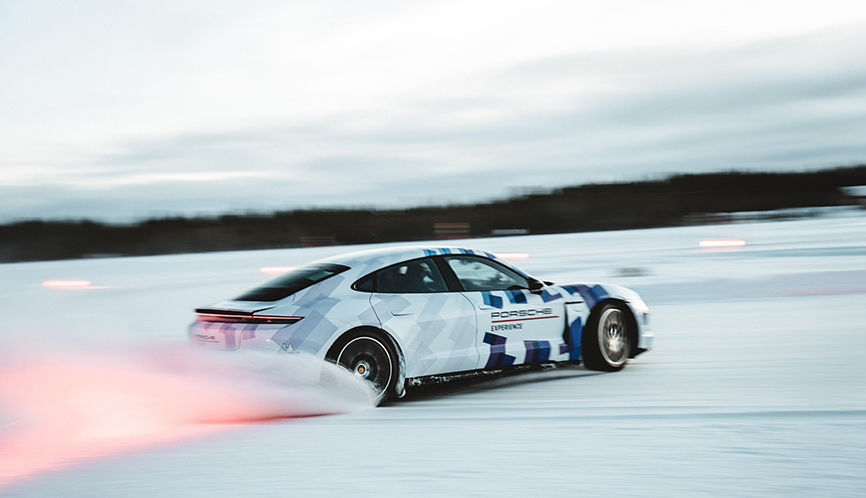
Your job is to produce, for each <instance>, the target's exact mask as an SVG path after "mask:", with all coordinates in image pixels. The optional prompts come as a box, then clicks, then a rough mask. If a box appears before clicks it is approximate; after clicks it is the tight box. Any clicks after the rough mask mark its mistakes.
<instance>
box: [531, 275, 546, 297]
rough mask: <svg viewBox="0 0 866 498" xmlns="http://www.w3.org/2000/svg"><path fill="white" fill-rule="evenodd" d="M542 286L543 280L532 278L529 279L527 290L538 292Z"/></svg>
mask: <svg viewBox="0 0 866 498" xmlns="http://www.w3.org/2000/svg"><path fill="white" fill-rule="evenodd" d="M543 288H544V282H542V281H541V280H537V279H534V278H531V279H529V292H532V293H534V294H540V293H541V289H543Z"/></svg>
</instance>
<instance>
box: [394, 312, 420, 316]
mask: <svg viewBox="0 0 866 498" xmlns="http://www.w3.org/2000/svg"><path fill="white" fill-rule="evenodd" d="M414 314H415V312H414V311H392V312H391V316H409V315H414Z"/></svg>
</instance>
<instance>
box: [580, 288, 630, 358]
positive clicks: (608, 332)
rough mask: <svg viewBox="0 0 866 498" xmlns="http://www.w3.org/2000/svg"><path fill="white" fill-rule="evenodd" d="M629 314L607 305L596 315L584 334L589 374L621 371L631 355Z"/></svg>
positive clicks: (584, 351)
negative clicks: (592, 371) (596, 371)
mask: <svg viewBox="0 0 866 498" xmlns="http://www.w3.org/2000/svg"><path fill="white" fill-rule="evenodd" d="M627 313H628V311H627V310H626V309H624V308H623V307H622V305H619V304H616V303H607V304H605V305H603V306H602V307H601V309H599V310H598V311H597V312H594V313H593V314H592V316H591V317H590V319H589V323H587V327H586V330H585V331H584V334H583V345H582V351H581V352H582V353H583V358H584V365H585V366H586V368H589V369H590V370H602V371H606V372H615V371H617V370H621V369H622V367H624V366H625V363H626V362H627V361H628V358H629V356H630V355H631V348H632V345H631V341H630V336H631V334H630V332H631V331H630V330H629V327H630V324H631V321H630V320H629V319H628V315H627Z"/></svg>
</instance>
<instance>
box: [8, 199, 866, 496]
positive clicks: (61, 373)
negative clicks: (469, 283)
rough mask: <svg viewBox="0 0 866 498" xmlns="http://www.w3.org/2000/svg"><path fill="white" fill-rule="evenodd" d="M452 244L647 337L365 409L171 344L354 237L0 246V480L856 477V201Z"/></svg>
mask: <svg viewBox="0 0 866 498" xmlns="http://www.w3.org/2000/svg"><path fill="white" fill-rule="evenodd" d="M719 238H725V239H727V238H736V239H743V240H745V241H746V244H747V245H746V246H744V247H738V248H732V249H703V248H700V247H698V242H699V241H700V240H705V239H719ZM464 243H465V244H466V245H471V246H475V247H479V248H482V249H486V250H489V251H492V252H525V253H528V254H529V258H528V259H526V260H523V261H515V263H516V264H518V265H519V266H521V267H522V268H524V269H525V270H527V271H529V272H530V273H533V274H535V275H536V276H538V277H541V278H544V279H548V280H554V281H558V282H568V281H576V280H583V281H603V282H610V283H618V284H623V285H626V286H629V287H631V288H633V289H635V290H637V291H639V292H641V294H642V295H643V296H644V299H645V301H646V302H647V303H648V305H649V306H650V308H651V310H652V312H653V329H654V331H655V333H656V349H655V350H653V351H651V352H649V353H647V354H645V355H642V356H640V357H639V358H637V359H635V360H633V361H632V362H631V363H630V364H629V366H628V367H627V368H626V369H625V370H623V371H622V372H618V373H613V374H599V373H595V372H589V371H586V370H584V369H582V368H579V367H569V368H562V369H555V370H547V371H540V372H534V373H528V374H523V375H515V376H508V377H505V378H499V379H495V380H487V381H477V382H470V383H459V384H454V385H451V386H446V387H445V388H440V389H430V390H425V391H423V392H421V393H420V394H416V395H411V396H410V397H409V398H408V399H407V400H404V401H399V402H395V403H393V404H391V405H390V406H386V407H383V408H376V409H373V408H370V407H369V402H368V401H366V400H365V398H364V393H363V392H362V389H360V387H359V386H358V385H355V383H354V382H355V381H354V379H352V378H347V377H343V376H341V375H340V374H341V372H331V376H330V377H328V378H329V379H330V382H327V383H325V384H321V383H319V382H316V381H314V380H311V379H312V378H316V379H318V376H310V375H308V374H307V373H305V372H306V370H308V368H307V367H308V366H304V365H293V366H288V365H283V364H274V363H273V362H271V360H272V358H265V359H261V360H262V361H261V363H259V362H258V361H256V360H257V359H256V358H252V357H239V358H234V359H232V358H228V357H224V358H210V357H200V356H197V355H193V354H191V353H190V352H189V351H187V350H186V349H185V348H184V347H183V343H184V341H185V330H186V325H187V324H188V323H189V322H190V321H191V319H192V315H191V309H192V308H193V307H195V306H201V305H206V304H210V303H212V302H215V301H218V300H221V299H223V298H226V297H231V296H233V295H236V294H238V293H240V292H241V291H243V290H245V289H247V288H249V287H251V286H253V285H255V284H258V283H260V282H262V281H263V280H266V279H267V278H269V277H268V276H267V275H264V274H262V273H261V272H259V268H261V267H264V266H273V265H296V264H301V263H304V262H306V261H310V260H312V259H316V258H319V257H322V256H325V255H329V254H333V253H338V252H344V251H347V250H352V249H355V248H347V247H337V248H316V249H295V250H277V251H256V252H238V253H219V254H201V255H182V256H161V257H148V258H126V259H102V260H98V259H93V260H80V261H59V262H47V263H26V264H10V265H0V302H2V313H0V324H2V325H0V338H2V342H3V344H4V346H3V348H2V352H0V362H2V363H0V486H2V487H0V494H4V493H5V494H8V495H10V496H39V497H44V496H64V497H73V496H81V497H99V496H106V497H109V496H111V497H114V496H136V497H139V496H140V497H152V496H160V497H163V498H165V497H174V496H177V497H181V496H209V497H213V496H332V495H338V494H339V495H351V496H374V495H375V496H404V495H410V494H411V495H415V496H418V495H421V496H426V495H444V494H446V493H447V494H451V495H455V496H499V495H505V496H513V495H533V496H538V495H548V496H576V495H585V496H600V495H608V496H767V495H774V496H780V495H785V496H791V495H794V496H866V369H864V368H863V367H862V362H863V361H864V358H866V217H864V216H861V215H845V216H835V217H833V216H831V217H826V218H821V219H811V220H798V221H789V222H777V223H750V224H734V225H718V226H701V227H683V228H667V229H655V230H635V231H621V232H606V233H587V234H568V235H552V236H524V237H509V238H497V239H477V240H472V241H468V242H464ZM50 279H76V280H78V279H84V280H89V281H91V282H92V288H87V289H55V288H46V287H43V286H42V285H41V284H42V282H43V281H45V280H50ZM324 413H331V414H333V415H328V416H321V417H306V418H297V417H298V416H303V415H314V414H324ZM280 417H293V418H280Z"/></svg>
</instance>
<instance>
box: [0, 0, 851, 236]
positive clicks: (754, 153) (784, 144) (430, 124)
mask: <svg viewBox="0 0 866 498" xmlns="http://www.w3.org/2000/svg"><path fill="white" fill-rule="evenodd" d="M864 162H866V2H863V1H862V0H860V1H837V0H822V1H814V2H798V1H796V0H795V1H791V0H788V1H760V0H748V1H716V2H710V1H707V2H700V1H694V0H687V1H658V0H655V1H651V2H648V1H646V0H623V1H611V0H597V1H588V2H580V1H563V2H555V1H540V0H532V1H510V0H498V1H491V2H471V1H466V0H461V1H429V2H406V1H370V0H367V1H362V2H358V1H330V0H317V1H310V2H270V1H251V0H245V1H242V2H241V1H238V2H221V1H214V0H207V1H200V2H192V1H191V2H181V1H177V0H148V1H136V2H122V1H116V0H106V1H102V2H98V1H83V0H80V1H38V0H25V1H7V0H0V222H7V221H12V220H18V219H29V218H81V217H87V218H93V219H102V220H111V221H125V220H133V219H139V218H144V217H149V216H164V215H174V214H187V215H193V214H214V213H225V212H246V211H259V212H264V211H269V210H274V209H288V208H295V207H310V206H377V207H394V206H411V205H418V204H444V203H453V202H467V201H478V200H485V199H492V198H501V197H504V196H506V195H509V194H511V193H514V192H521V191H525V190H527V189H536V188H551V187H558V186H566V185H575V184H581V183H587V182H604V181H615V180H632V179H635V180H639V179H644V178H651V177H658V176H660V175H664V174H669V173H674V172H700V171H709V170H723V169H759V170H768V169H774V170H775V169H807V168H809V169H811V168H816V167H825V166H836V165H852V164H860V163H864Z"/></svg>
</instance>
